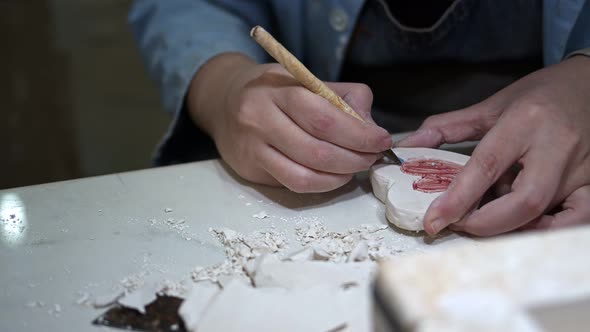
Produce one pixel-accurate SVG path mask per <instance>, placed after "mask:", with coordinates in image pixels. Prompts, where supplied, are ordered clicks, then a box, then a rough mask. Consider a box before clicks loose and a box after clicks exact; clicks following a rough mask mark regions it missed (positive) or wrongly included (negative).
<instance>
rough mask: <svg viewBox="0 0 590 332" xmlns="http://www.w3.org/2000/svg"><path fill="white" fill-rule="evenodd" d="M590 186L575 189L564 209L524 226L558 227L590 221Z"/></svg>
mask: <svg viewBox="0 0 590 332" xmlns="http://www.w3.org/2000/svg"><path fill="white" fill-rule="evenodd" d="M588 202H590V186H584V187H581V188H578V189H577V190H575V191H574V192H573V193H572V194H571V195H570V196H569V197H567V198H566V200H565V201H564V203H563V210H561V211H559V212H557V213H556V214H554V215H544V216H542V217H541V218H539V219H538V220H535V221H533V222H531V223H529V224H527V225H525V226H524V227H523V229H525V230H530V229H557V228H564V227H570V226H576V225H582V224H588V223H590V204H588Z"/></svg>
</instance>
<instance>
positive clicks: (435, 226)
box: [430, 218, 445, 234]
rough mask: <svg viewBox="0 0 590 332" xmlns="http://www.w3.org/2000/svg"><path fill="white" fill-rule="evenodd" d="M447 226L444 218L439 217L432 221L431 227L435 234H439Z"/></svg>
mask: <svg viewBox="0 0 590 332" xmlns="http://www.w3.org/2000/svg"><path fill="white" fill-rule="evenodd" d="M444 227H445V222H444V220H442V219H440V218H438V219H435V220H434V221H433V222H431V223H430V229H432V232H433V234H437V233H438V232H440V231H441V230H442V229H443V228H444Z"/></svg>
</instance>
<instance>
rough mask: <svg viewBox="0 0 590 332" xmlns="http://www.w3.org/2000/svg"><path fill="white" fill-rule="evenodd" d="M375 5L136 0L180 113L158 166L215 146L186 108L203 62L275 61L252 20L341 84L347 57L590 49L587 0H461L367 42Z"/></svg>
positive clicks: (547, 56)
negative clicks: (253, 34)
mask: <svg viewBox="0 0 590 332" xmlns="http://www.w3.org/2000/svg"><path fill="white" fill-rule="evenodd" d="M373 1H375V2H379V1H381V0H367V1H361V0H288V1H287V0H258V1H257V0H217V1H214V0H165V1H162V0H136V1H135V2H134V4H133V6H132V8H131V11H130V14H129V21H130V23H131V26H132V29H133V33H134V35H135V38H136V40H137V42H138V44H139V47H140V50H141V54H142V56H143V58H144V62H145V63H146V65H147V67H148V70H149V72H150V74H151V76H152V78H153V79H155V80H156V82H157V83H158V86H159V89H160V92H161V99H162V102H163V105H164V108H165V109H166V110H167V111H170V112H173V113H175V114H177V116H176V118H175V121H174V122H173V124H172V127H171V130H170V131H169V132H168V134H167V136H166V137H165V139H164V141H163V144H162V145H161V146H160V149H159V153H158V155H157V156H156V162H157V163H158V164H170V163H176V162H183V161H188V160H191V159H195V158H197V159H203V158H208V157H213V156H212V155H198V153H197V154H195V153H190V152H189V151H185V150H187V149H188V148H187V145H191V144H193V145H194V144H199V141H204V140H207V141H208V142H206V143H205V144H212V142H211V141H210V139H209V138H207V137H206V136H205V135H204V134H203V133H202V132H198V130H196V129H197V128H196V127H195V126H194V125H193V124H192V122H191V120H190V119H189V118H188V115H187V114H186V111H185V110H183V105H184V99H185V94H186V92H187V89H188V86H189V84H190V82H191V80H192V78H193V76H194V74H195V73H196V72H197V70H198V69H199V68H200V66H202V65H203V64H204V63H205V62H206V61H207V60H209V59H210V58H211V57H213V56H215V55H217V54H219V53H222V52H241V53H243V54H246V55H248V56H250V57H251V58H253V59H255V60H256V61H258V62H260V63H263V62H268V61H270V60H271V59H270V58H269V56H268V55H267V54H266V53H265V52H264V50H263V49H262V48H261V47H259V46H258V45H257V44H256V43H255V42H254V41H253V40H252V39H251V38H250V37H249V31H250V29H251V27H252V26H254V25H262V26H264V27H265V28H266V29H267V30H269V31H270V32H271V33H272V34H273V35H275V37H276V38H277V39H278V40H279V41H281V42H282V43H283V44H284V45H285V46H286V47H287V48H288V49H289V50H290V51H291V52H292V53H293V54H294V55H295V56H296V57H298V58H299V59H300V60H302V62H303V63H304V64H305V65H306V66H307V67H308V68H309V69H310V70H311V71H312V72H313V73H315V74H316V75H317V76H318V77H319V78H321V79H323V80H328V81H335V80H338V78H339V74H340V71H341V69H342V65H343V62H344V60H345V57H346V58H347V61H352V62H355V63H359V64H365V65H370V64H384V63H387V62H389V61H392V62H395V61H404V60H406V59H412V60H426V61H427V60H436V59H441V58H444V59H453V60H458V61H466V62H470V61H472V62H477V61H487V60H505V59H514V58H519V57H523V56H530V55H533V54H534V53H535V52H537V53H542V56H543V61H544V63H545V65H550V64H554V63H557V62H559V61H561V60H562V59H563V58H564V56H565V55H567V54H568V53H570V52H572V51H575V50H578V49H582V48H587V47H590V4H589V3H588V2H587V1H585V0H502V1H498V0H456V1H455V3H454V4H453V5H451V7H450V8H449V9H447V12H445V14H444V15H443V16H442V17H441V19H439V21H438V22H437V23H436V24H435V26H433V27H432V28H429V29H422V30H420V29H412V28H408V27H404V26H402V25H401V24H396V22H395V19H394V18H392V22H393V23H391V22H390V23H391V24H393V25H394V29H393V30H392V29H389V30H387V33H383V34H382V36H377V37H378V38H374V39H373V41H370V40H367V39H365V38H358V31H356V27H357V25H358V24H359V23H363V22H366V23H367V24H375V23H374V22H376V21H377V20H374V19H373V18H372V17H371V15H376V14H375V13H374V12H372V11H370V10H366V9H365V10H363V8H365V4H366V3H367V2H373ZM371 5H373V6H375V4H374V3H373V4H371ZM367 7H369V4H368V3H367ZM378 14H379V15H382V13H378ZM389 14H390V13H389ZM537 23H540V24H537ZM388 24H389V23H388ZM376 28H377V29H376V30H379V27H376ZM380 30H381V31H384V29H380ZM391 31H394V32H395V31H397V33H391ZM347 50H348V53H346V51H347ZM366 50H370V52H367V51H366Z"/></svg>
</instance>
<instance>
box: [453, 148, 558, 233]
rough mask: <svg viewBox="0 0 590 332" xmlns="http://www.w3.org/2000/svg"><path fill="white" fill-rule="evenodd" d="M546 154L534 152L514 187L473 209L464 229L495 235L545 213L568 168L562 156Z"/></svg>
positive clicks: (515, 227) (528, 158) (518, 226)
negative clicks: (507, 192) (560, 158)
mask: <svg viewBox="0 0 590 332" xmlns="http://www.w3.org/2000/svg"><path fill="white" fill-rule="evenodd" d="M547 152H550V151H547ZM546 155H547V154H545V153H544V152H534V151H533V152H531V154H530V155H529V156H527V160H526V163H525V168H524V169H523V170H522V171H521V173H520V174H519V180H518V181H517V182H516V183H515V186H514V188H513V191H512V192H511V193H509V194H507V195H504V196H502V197H500V198H498V199H496V200H494V201H492V202H490V203H488V204H486V205H484V206H483V207H482V208H480V209H479V210H477V211H474V212H473V213H472V214H471V215H469V216H468V217H467V218H466V220H465V221H464V223H463V225H462V229H463V231H465V232H467V233H471V234H474V235H479V236H489V235H495V234H500V233H505V232H509V231H512V230H514V229H517V228H520V227H521V226H523V225H525V224H527V223H528V222H530V221H531V220H533V219H536V218H538V217H540V216H541V215H543V213H544V212H545V211H546V210H547V209H548V208H550V204H551V202H552V200H553V197H554V196H555V193H556V192H557V190H558V187H559V184H560V181H561V174H562V173H563V170H564V168H565V162H560V161H559V158H555V159H554V160H547V159H548V158H547V157H545V156H546ZM549 155H552V154H549ZM552 156H553V155H552Z"/></svg>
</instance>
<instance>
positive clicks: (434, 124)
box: [395, 104, 496, 148]
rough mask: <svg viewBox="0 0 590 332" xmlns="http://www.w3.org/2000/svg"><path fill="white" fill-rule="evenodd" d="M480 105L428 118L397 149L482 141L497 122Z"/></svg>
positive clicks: (398, 144) (401, 141)
mask: <svg viewBox="0 0 590 332" xmlns="http://www.w3.org/2000/svg"><path fill="white" fill-rule="evenodd" d="M488 113H489V112H487V110H486V109H485V108H484V107H483V106H481V105H480V104H477V105H474V106H471V107H468V108H466V109H462V110H458V111H453V112H448V113H443V114H438V115H433V116H430V117H428V118H427V119H426V120H424V122H423V123H422V125H421V126H420V128H418V130H416V131H415V132H414V133H412V134H410V135H409V136H407V137H406V138H404V139H402V140H400V141H398V142H397V143H396V144H395V146H396V147H429V148H435V147H439V146H441V145H443V144H445V143H459V142H463V141H470V140H480V139H481V138H482V137H483V136H484V135H485V134H486V133H487V132H488V131H489V130H490V128H491V127H492V126H493V124H494V123H495V122H496V118H491V117H489V116H488V117H487V116H486V114H488Z"/></svg>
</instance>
